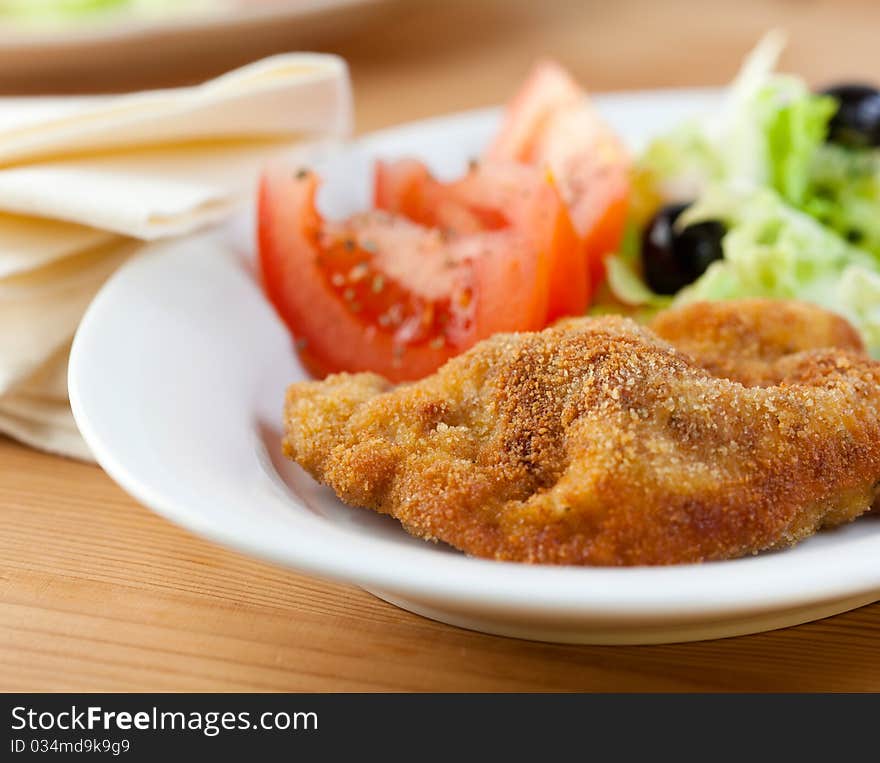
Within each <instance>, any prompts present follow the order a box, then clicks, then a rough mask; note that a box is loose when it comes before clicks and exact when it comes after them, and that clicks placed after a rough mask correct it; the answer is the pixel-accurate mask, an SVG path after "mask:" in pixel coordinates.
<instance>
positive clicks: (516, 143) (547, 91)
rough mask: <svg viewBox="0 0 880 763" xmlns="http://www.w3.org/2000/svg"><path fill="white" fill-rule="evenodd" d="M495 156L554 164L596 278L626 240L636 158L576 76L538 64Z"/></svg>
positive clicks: (514, 104) (490, 154) (492, 150)
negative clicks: (632, 161) (629, 151)
mask: <svg viewBox="0 0 880 763" xmlns="http://www.w3.org/2000/svg"><path fill="white" fill-rule="evenodd" d="M486 158H487V159H488V160H489V161H504V160H508V161H509V160H514V161H520V162H527V163H529V164H536V165H539V166H541V167H548V168H549V169H550V171H551V172H552V173H553V176H554V178H555V179H556V181H557V182H558V184H559V188H560V192H561V193H562V197H563V198H564V199H565V201H566V203H567V204H568V206H569V210H570V211H571V217H572V222H573V223H574V226H575V229H576V230H577V232H578V235H579V236H580V237H581V239H582V240H583V242H584V244H583V245H584V256H585V257H586V259H587V262H588V267H589V270H590V275H591V276H592V279H591V282H592V284H593V286H594V287H595V286H597V285H598V284H599V282H600V280H601V279H602V277H604V266H603V260H604V258H605V256H606V255H607V254H609V253H610V252H612V251H614V250H615V249H616V248H617V247H618V245H619V244H620V240H621V237H622V236H623V229H624V225H625V223H626V214H627V204H628V198H629V190H630V180H629V176H630V163H631V162H630V158H629V155H628V153H627V151H626V149H625V148H624V146H623V144H622V143H621V141H620V140H619V139H618V137H617V136H616V135H615V134H614V132H613V131H612V130H611V128H610V127H608V125H606V124H605V122H604V121H603V120H602V119H601V117H600V116H599V114H598V113H597V112H596V110H595V108H594V107H593V106H592V104H590V102H589V101H588V100H587V97H586V95H585V94H584V92H583V91H582V90H581V89H580V88H579V87H578V85H577V83H576V82H575V81H574V80H573V79H572V78H571V76H570V75H569V74H568V73H567V72H566V71H565V70H564V69H562V67H560V66H559V65H558V64H555V63H552V62H542V63H540V64H538V65H537V66H536V67H535V68H534V70H533V71H532V73H531V75H530V76H529V77H528V79H527V80H526V82H525V84H524V85H523V86H522V88H521V89H520V91H519V92H518V93H517V94H516V95H515V96H514V97H513V99H512V100H511V101H510V103H509V104H508V107H507V110H506V112H505V117H504V121H503V123H502V126H501V129H500V130H499V132H498V135H497V137H496V138H495V140H494V141H493V142H492V144H491V145H490V147H489V149H488V151H487V152H486Z"/></svg>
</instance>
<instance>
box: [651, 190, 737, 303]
mask: <svg viewBox="0 0 880 763" xmlns="http://www.w3.org/2000/svg"><path fill="white" fill-rule="evenodd" d="M687 207H688V205H687V204H670V205H668V206H665V207H663V208H662V209H661V210H660V211H659V212H657V214H656V215H654V217H653V219H652V220H651V222H650V223H648V226H647V228H645V232H644V235H643V238H642V267H643V270H644V274H645V280H646V281H647V283H648V286H650V287H651V289H653V291H655V292H656V293H657V294H675V293H676V292H678V291H679V290H680V289H682V288H683V287H685V286H687V285H688V284H690V283H693V282H694V281H696V280H697V279H698V278H699V277H700V276H701V275H703V273H705V272H706V269H707V268H708V267H709V265H711V264H712V263H713V262H715V260H720V259H721V258H722V257H724V251H723V249H722V247H721V239H722V238H724V234H725V233H726V228H725V227H724V225H723V224H722V223H720V222H718V221H717V220H706V221H704V222H700V223H694V224H693V225H688V226H687V227H686V228H685V229H684V230H681V231H677V230H676V229H675V221H676V220H677V219H678V217H679V215H681V213H682V212H684V210H685V209H687Z"/></svg>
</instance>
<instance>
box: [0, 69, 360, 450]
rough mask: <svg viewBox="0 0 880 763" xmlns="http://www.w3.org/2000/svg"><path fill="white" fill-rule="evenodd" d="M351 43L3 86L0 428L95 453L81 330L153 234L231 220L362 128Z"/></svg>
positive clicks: (35, 441)
mask: <svg viewBox="0 0 880 763" xmlns="http://www.w3.org/2000/svg"><path fill="white" fill-rule="evenodd" d="M351 120H352V106H351V91H350V84H349V79H348V72H347V68H346V66H345V63H344V62H343V61H342V60H341V59H340V58H338V57H336V56H330V55H319V54H288V55H281V56H274V57H272V58H268V59H265V60H263V61H259V62H257V63H255V64H251V65H249V66H246V67H244V68H242V69H238V70H236V71H233V72H230V73H228V74H225V75H223V76H222V77H219V78H217V79H214V80H212V81H210V82H207V83H205V84H202V85H198V86H195V87H187V88H177V89H172V90H161V91H152V92H145V93H133V94H127V95H120V96H97V97H87V98H36V99H34V98H8V99H0V432H5V433H7V434H9V435H11V436H13V437H16V438H18V439H20V440H22V441H24V442H27V443H29V444H31V445H34V446H36V447H42V448H44V449H46V450H50V451H53V452H60V453H65V454H68V455H72V456H76V457H79V458H87V457H88V450H87V448H86V447H85V444H84V443H83V442H82V440H81V438H80V437H79V435H78V433H77V432H76V427H75V425H74V423H73V418H72V416H71V414H70V409H69V404H68V401H67V386H66V369H67V356H68V352H69V343H70V339H71V337H72V336H73V333H74V331H75V330H76V327H77V324H78V323H79V320H80V319H81V317H82V315H83V313H84V311H85V309H86V308H87V306H88V304H89V302H90V301H91V299H92V298H93V297H94V295H95V293H96V292H97V291H98V289H99V288H100V287H101V285H102V284H103V283H104V281H105V280H106V279H107V278H108V277H109V276H110V275H111V274H112V273H113V271H115V269H116V268H117V267H119V265H120V264H121V263H122V262H124V261H125V260H126V259H127V258H128V257H130V256H132V255H133V254H134V253H135V252H136V251H137V250H138V249H139V246H140V245H139V243H138V240H152V239H157V238H162V237H166V236H174V235H181V234H185V233H188V232H190V231H193V230H196V229H197V228H200V227H203V226H205V225H207V224H211V223H214V222H217V221H219V220H220V219H222V218H224V217H225V216H227V215H228V214H229V213H230V212H231V211H232V210H233V209H234V208H235V207H236V206H237V205H238V203H239V202H240V201H241V200H242V199H243V198H247V197H248V196H250V195H251V194H252V192H253V186H254V181H255V179H256V176H257V173H258V171H259V169H260V168H261V167H262V166H263V165H264V164H265V162H266V161H267V160H268V159H269V158H270V157H272V156H274V155H277V154H280V153H283V152H288V151H290V150H291V149H292V147H293V146H294V145H296V144H300V143H301V142H303V141H304V140H309V141H312V140H317V139H325V138H331V139H335V138H341V137H345V136H346V135H347V134H348V133H349V132H350V129H351Z"/></svg>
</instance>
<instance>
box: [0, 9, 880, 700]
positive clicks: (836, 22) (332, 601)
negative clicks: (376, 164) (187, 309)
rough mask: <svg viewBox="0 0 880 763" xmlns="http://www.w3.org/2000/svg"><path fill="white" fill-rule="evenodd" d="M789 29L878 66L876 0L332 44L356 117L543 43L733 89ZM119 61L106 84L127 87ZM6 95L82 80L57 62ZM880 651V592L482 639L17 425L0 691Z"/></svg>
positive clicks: (745, 675)
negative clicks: (565, 641) (310, 573)
mask: <svg viewBox="0 0 880 763" xmlns="http://www.w3.org/2000/svg"><path fill="white" fill-rule="evenodd" d="M392 18H393V21H392V20H391V19H392ZM777 24H778V25H783V26H785V27H787V28H788V30H789V32H790V33H791V42H790V47H789V50H788V52H787V54H786V57H785V61H784V63H785V65H786V66H787V67H789V68H790V69H791V70H793V71H799V72H801V73H803V74H805V75H806V76H807V77H808V78H809V79H810V80H811V81H813V82H822V81H829V80H835V79H841V78H844V77H850V78H853V77H855V78H859V79H873V80H875V81H877V80H880V59H878V58H877V44H876V32H877V29H880V4H876V3H874V2H872V1H871V0H863V1H862V2H831V0H821V1H820V0H813V1H812V2H806V1H804V2H798V1H796V0H789V1H788V2H768V1H767V0H738V2H736V3H727V2H725V3H720V2H719V3H717V4H716V3H707V2H685V1H684V0H671V1H665V2H662V3H660V2H650V1H649V0H615V2H605V1H604V0H601V1H600V0H596V2H581V3H578V2H570V3H566V2H550V1H549V0H543V1H542V2H501V1H500V0H499V1H498V2H485V3H458V2H446V3H434V2H430V3H429V2H422V3H418V2H411V3H408V4H405V5H400V4H395V5H393V6H391V7H389V8H387V10H386V11H385V13H384V14H379V15H375V14H374V15H372V16H371V18H370V19H369V20H368V21H366V22H365V26H364V27H362V28H360V29H359V30H355V31H352V30H349V31H347V32H346V34H345V36H341V37H339V38H338V39H334V38H332V35H331V36H330V37H325V38H321V40H320V47H324V48H326V49H330V50H335V51H338V52H340V53H341V54H342V55H344V56H346V57H347V58H348V60H349V61H350V62H351V66H352V73H353V77H354V83H355V92H356V99H357V115H358V120H359V123H358V124H359V127H360V128H361V129H371V128H375V127H379V126H382V125H387V124H392V123H394V122H400V121H404V120H408V119H412V118H417V117H422V116H426V115H430V114H435V113H440V112H444V111H449V110H455V109H465V108H469V107H473V106H480V105H485V104H490V103H497V102H499V101H501V100H503V99H504V98H505V97H506V96H507V95H508V94H509V93H510V91H511V89H512V88H513V87H514V86H515V85H516V83H517V82H518V80H519V79H520V77H521V76H522V75H523V73H524V72H525V70H526V68H527V67H528V65H529V63H530V61H532V60H533V59H534V58H536V57H539V56H542V55H553V56H556V57H558V58H560V59H561V60H562V61H563V62H564V63H566V64H568V65H570V66H571V67H572V69H573V70H574V71H575V72H576V73H577V74H578V75H579V76H580V77H581V78H582V80H583V81H584V82H585V83H587V84H588V85H589V86H590V87H592V88H593V89H595V90H607V89H614V88H640V87H652V86H674V85H691V84H720V83H723V82H724V81H726V80H727V78H728V77H729V76H730V75H731V74H732V73H733V72H734V71H735V69H736V65H737V62H738V60H739V58H740V57H741V55H742V54H743V53H744V52H745V51H746V50H747V49H748V48H749V46H750V45H751V44H752V43H753V42H754V41H755V40H756V39H757V37H758V36H759V34H760V33H761V31H762V30H764V29H766V28H767V27H769V26H771V25H777ZM279 36H280V35H278V34H276V35H274V36H273V37H272V38H271V39H270V40H268V41H267V43H266V45H264V46H263V47H260V45H259V44H258V42H257V43H254V44H253V45H252V49H250V50H248V51H247V52H246V53H245V52H243V51H242V49H241V48H240V47H239V48H236V49H235V50H234V51H232V52H231V53H230V57H229V59H228V60H224V59H223V58H222V56H218V55H217V51H213V53H212V56H210V57H208V58H206V60H210V65H206V64H205V62H204V61H202V63H200V64H198V65H197V66H196V67H195V68H187V65H186V63H185V62H176V63H175V64H174V67H173V68H170V69H169V68H165V69H161V68H160V69H155V70H154V71H152V73H151V75H150V77H148V78H146V79H144V75H143V73H141V74H140V75H139V77H138V78H137V86H139V87H140V86H143V85H147V84H149V85H159V84H162V85H167V84H175V83H178V82H183V81H189V80H191V79H193V78H194V77H195V76H196V73H198V75H199V76H201V75H202V74H208V73H211V71H209V69H211V67H214V68H216V69H217V70H219V69H220V68H223V67H225V66H231V65H234V64H236V63H239V62H240V59H242V58H243V57H253V56H256V55H260V54H262V53H264V52H269V51H271V50H273V49H280V48H281V47H283V44H282V43H280V42H279V41H278V38H279ZM206 66H207V69H206ZM123 74H124V72H123V73H122V74H121V73H120V72H113V73H109V74H108V78H107V79H105V80H99V79H95V80H94V81H90V84H91V85H93V86H94V87H97V88H100V89H121V88H122V87H124V81H123V80H121V79H120V77H121V76H122V75H123ZM59 76H60V75H59ZM132 81H135V80H132ZM81 84H82V83H79V85H81ZM7 89H9V90H17V91H19V92H20V91H22V90H29V91H31V92H40V91H45V90H53V89H54V90H59V89H67V90H76V89H82V88H81V87H78V86H77V83H71V82H69V81H66V85H65V80H64V78H63V77H61V78H60V79H58V80H56V81H53V80H52V79H51V78H49V79H46V80H45V81H42V82H40V83H27V82H24V83H22V82H18V83H10V84H8V87H7ZM878 563H880V561H878ZM878 648H880V604H875V605H872V606H868V607H864V608H862V609H860V610H857V611H854V612H851V613H848V614H844V615H840V616H837V617H833V618H830V619H827V620H824V621H821V622H816V623H812V624H808V625H802V626H800V627H797V628H789V629H786V630H782V631H777V632H773V633H767V634H761V635H756V636H748V637H742V638H735V639H727V640H721V641H711V642H702V643H695V644H685V645H670V646H650V647H578V646H559V645H552V644H541V643H530V642H526V641H517V640H514V639H506V638H497V637H491V636H485V635H481V634H477V633H471V632H468V631H464V630H459V629H456V628H452V627H448V626H445V625H440V624H438V623H434V622H431V621H429V620H424V619H421V618H419V617H416V616H415V615H411V614H409V613H407V612H403V611H401V610H398V609H396V608H394V607H392V606H391V605H389V604H386V603H384V602H381V601H379V600H377V599H375V598H373V597H372V596H370V595H369V594H367V593H364V592H362V591H360V590H358V589H355V588H351V587H346V586H340V585H332V584H329V583H325V582H322V581H320V580H314V579H311V578H306V577H303V576H300V575H296V574H293V573H291V572H288V571H286V570H284V569H280V568H277V567H272V566H269V565H267V564H263V563H261V562H257V561H254V560H252V559H249V558H247V557H244V556H240V555H239V554H236V553H232V552H230V551H227V550H224V549H221V548H218V547H216V546H213V545H211V544H210V543H207V542H205V541H203V540H200V539H199V538H195V537H193V536H191V535H189V534H188V533H186V532H184V531H182V530H180V529H178V528H176V527H174V526H173V525H171V524H169V523H168V522H166V521H165V520H163V519H160V518H159V517H157V516H155V515H153V514H152V513H150V512H149V511H148V510H146V509H144V508H142V507H141V506H139V505H137V504H136V503H135V502H134V501H132V500H131V499H130V498H128V497H127V496H126V495H125V494H124V493H123V492H122V490H120V489H119V488H118V487H117V486H116V485H115V484H114V483H112V482H111V481H110V479H109V478H108V477H107V476H106V475H104V474H103V473H102V472H101V470H100V469H98V468H97V467H94V466H88V465H84V464H79V463H75V462H72V461H67V460H64V459H59V458H53V457H50V456H46V455H42V454H39V453H35V452H32V451H29V450H27V449H25V448H22V447H20V446H18V445H16V444H14V443H12V442H10V441H3V440H0V689H3V690H88V691H91V690H122V691H131V690H217V691H219V690H230V691H241V690H288V691H290V690H293V691H334V690H342V691H352V690H356V691H357V690H363V691H373V690H435V691H451V690H463V691H473V690H479V691H483V690H501V691H504V690H538V691H540V690H602V691H606V690H621V691H627V690H650V691H653V690H671V691H675V690H780V691H800V690H848V691H862V690H874V691H876V690H878V689H880V658H878V656H877V654H878Z"/></svg>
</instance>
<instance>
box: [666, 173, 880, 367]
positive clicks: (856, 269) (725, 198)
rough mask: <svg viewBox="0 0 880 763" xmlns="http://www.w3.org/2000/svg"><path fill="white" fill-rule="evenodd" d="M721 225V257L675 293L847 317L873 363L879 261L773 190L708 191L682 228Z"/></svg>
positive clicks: (878, 348)
mask: <svg viewBox="0 0 880 763" xmlns="http://www.w3.org/2000/svg"><path fill="white" fill-rule="evenodd" d="M706 219H714V220H722V221H723V222H724V223H725V225H727V227H728V232H727V234H726V235H725V237H724V240H723V242H722V246H723V248H724V259H722V260H718V261H716V262H714V263H713V264H712V265H711V266H710V267H709V269H708V270H707V271H706V272H705V273H704V274H703V275H702V276H701V277H700V278H699V279H697V281H696V282H694V283H693V284H691V285H690V286H688V287H686V288H685V289H683V290H682V291H681V292H679V293H678V294H677V295H676V298H675V304H682V303H687V302H693V301H697V300H719V299H738V298H742V297H769V298H774V299H801V300H804V301H807V302H813V303H815V304H818V305H821V306H823V307H825V308H827V309H829V310H831V311H833V312H836V313H838V314H839V315H842V316H843V317H845V318H847V319H848V320H849V321H850V322H851V323H852V324H853V325H854V326H855V327H856V329H857V330H859V332H860V333H861V335H862V337H863V339H864V340H865V343H866V345H867V346H868V349H869V351H870V352H871V354H872V355H874V356H875V357H880V263H878V260H877V258H876V257H875V256H873V255H872V254H871V253H869V252H866V251H864V250H863V249H860V248H859V247H856V246H854V245H852V244H850V243H849V242H847V241H846V240H845V239H843V238H842V237H841V236H839V235H837V233H835V232H834V231H833V230H830V229H829V228H827V227H826V226H824V225H822V224H821V223H820V222H818V221H817V220H815V219H814V218H812V217H811V216H810V215H808V214H805V213H803V212H801V211H799V210H797V209H794V208H793V207H791V206H790V205H788V204H786V203H785V201H784V200H783V199H782V197H781V196H780V195H779V194H778V193H776V192H775V191H773V190H770V189H759V190H757V191H751V192H744V191H739V192H737V191H732V190H731V189H730V188H726V187H715V188H710V189H709V190H708V191H707V192H706V193H705V194H704V195H703V197H702V198H701V200H700V201H699V202H697V203H696V204H694V205H692V206H691V207H689V208H688V210H687V211H686V212H685V213H684V214H683V215H682V222H683V224H685V225H687V224H690V223H693V222H698V221H700V220H706Z"/></svg>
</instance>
